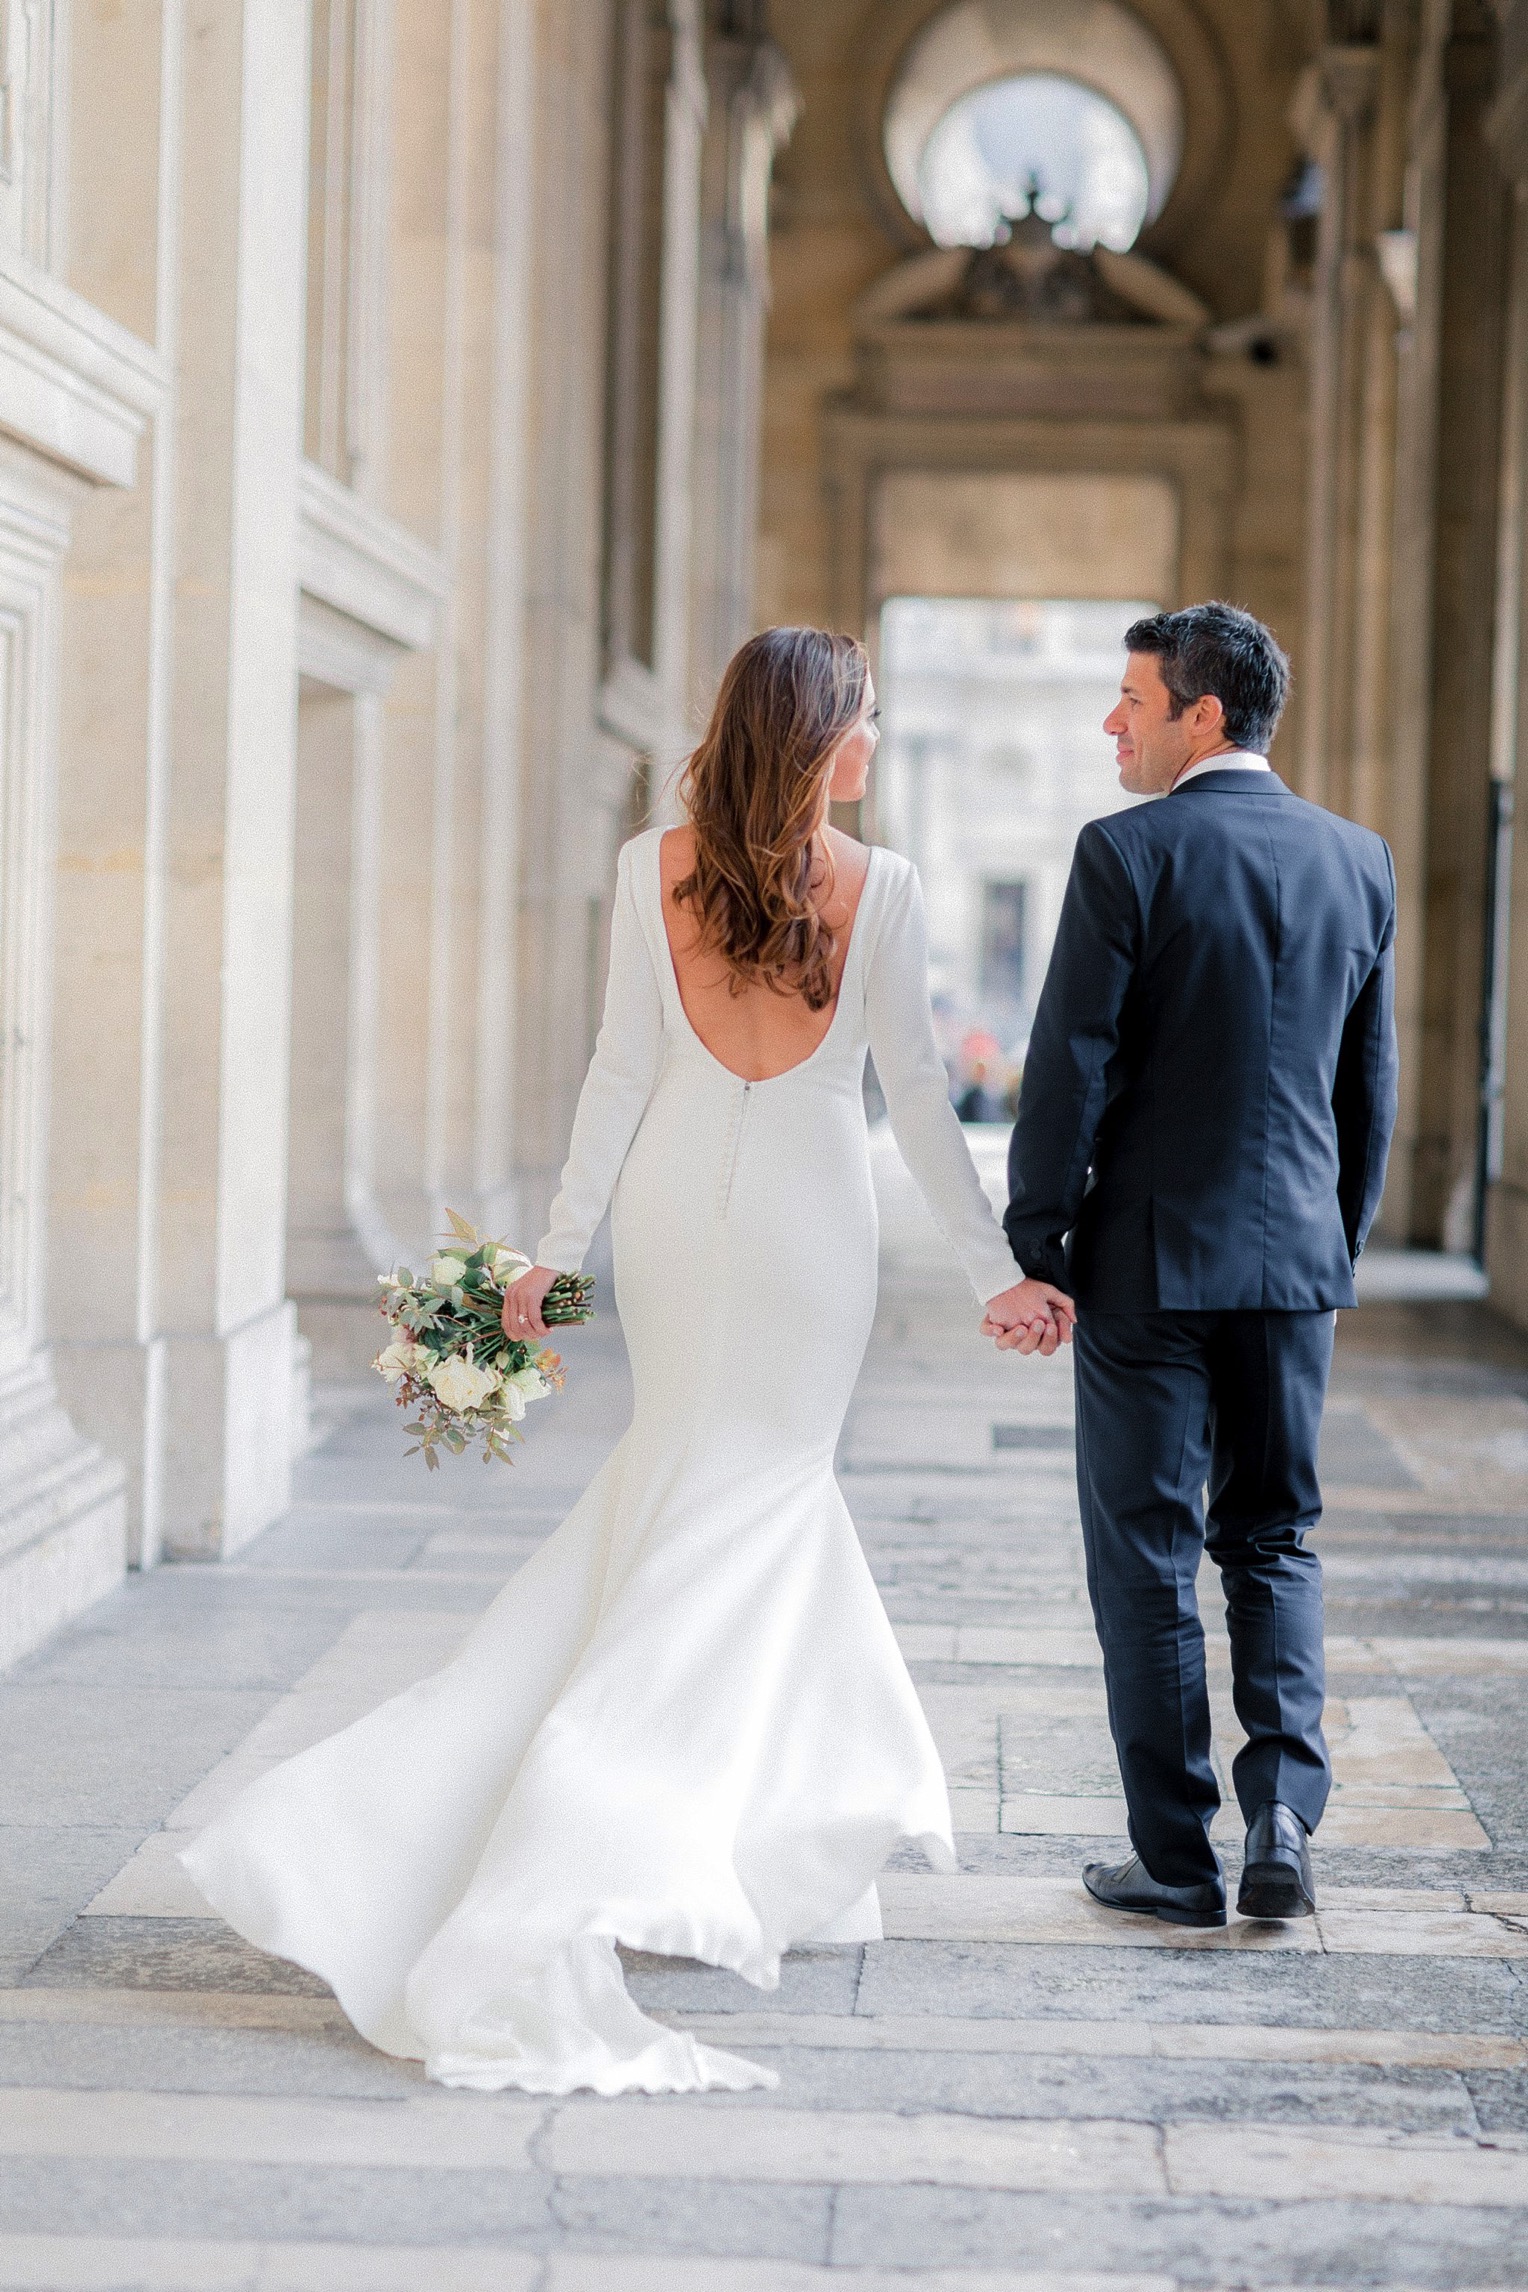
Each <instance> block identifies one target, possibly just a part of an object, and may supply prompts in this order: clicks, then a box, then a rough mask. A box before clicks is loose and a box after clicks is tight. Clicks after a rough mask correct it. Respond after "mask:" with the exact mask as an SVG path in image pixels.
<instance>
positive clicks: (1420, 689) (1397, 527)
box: [1379, 0, 1450, 1243]
mask: <svg viewBox="0 0 1528 2292" xmlns="http://www.w3.org/2000/svg"><path fill="white" fill-rule="evenodd" d="M1449 13H1450V10H1449V8H1448V6H1446V5H1444V4H1443V0H1429V4H1428V6H1427V7H1426V8H1425V10H1424V11H1423V19H1422V29H1421V37H1420V39H1419V41H1418V44H1417V50H1416V61H1415V65H1414V69H1413V73H1412V84H1411V91H1410V99H1409V105H1408V114H1407V140H1406V169H1405V178H1404V190H1403V201H1402V210H1401V220H1400V229H1399V230H1397V231H1394V232H1391V233H1389V234H1387V236H1386V238H1385V239H1384V240H1382V241H1381V247H1380V252H1381V255H1382V257H1387V258H1388V260H1387V267H1386V278H1387V283H1389V284H1390V286H1391V291H1392V294H1393V296H1394V298H1395V300H1396V315H1397V318H1398V320H1399V321H1400V324H1399V327H1398V331H1397V334H1396V338H1395V346H1396V418H1395V507H1394V518H1393V543H1392V559H1391V568H1390V711H1389V736H1388V739H1389V771H1388V789H1387V802H1386V808H1385V814H1384V832H1385V834H1386V836H1387V837H1388V838H1389V842H1390V849H1391V851H1392V853H1393V854H1394V858H1395V873H1396V894H1397V912H1398V930H1397V936H1396V1031H1397V1035H1398V1037H1399V1043H1400V1054H1401V1088H1400V1109H1399V1115H1398V1119H1397V1123H1396V1133H1395V1142H1394V1145H1393V1146H1392V1149H1391V1155H1390V1172H1389V1177H1388V1180H1387V1182H1386V1187H1385V1199H1384V1204H1383V1206H1382V1209H1381V1212H1380V1228H1379V1230H1380V1233H1381V1236H1382V1237H1383V1238H1384V1239H1385V1240H1387V1241H1391V1242H1401V1243H1403V1242H1406V1241H1409V1240H1410V1238H1411V1236H1412V1232H1413V1226H1414V1217H1413V1207H1414V1196H1415V1182H1416V1173H1417V1146H1418V1140H1419V1135H1420V1130H1421V1124H1422V1113H1423V1110H1422V982H1423V968H1424V966H1423V956H1424V950H1425V939H1426V932H1427V839H1428V807H1429V796H1428V759H1429V756H1430V753H1431V735H1430V711H1429V700H1430V694H1431V689H1432V654H1433V593H1434V580H1435V572H1436V563H1435V560H1436V541H1437V469H1438V407H1439V396H1438V392H1439V373H1440V354H1441V346H1442V332H1443V251H1444V250H1443V210H1444V178H1445V172H1446V168H1447V161H1448V100H1447V95H1446V92H1445V88H1444V72H1443V59H1444V53H1445V50H1446V47H1447V42H1448V30H1449V23H1448V19H1449Z"/></svg>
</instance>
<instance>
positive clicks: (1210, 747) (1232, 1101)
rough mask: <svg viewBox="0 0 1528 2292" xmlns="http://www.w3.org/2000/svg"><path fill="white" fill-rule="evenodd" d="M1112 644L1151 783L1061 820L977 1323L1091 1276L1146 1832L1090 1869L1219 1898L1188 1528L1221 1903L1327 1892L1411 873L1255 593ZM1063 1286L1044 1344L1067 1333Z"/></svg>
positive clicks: (1130, 770)
mask: <svg viewBox="0 0 1528 2292" xmlns="http://www.w3.org/2000/svg"><path fill="white" fill-rule="evenodd" d="M1125 646H1126V650H1127V652H1128V654H1129V660H1128V663H1127V665H1126V669H1125V675H1124V680H1123V682H1122V684H1121V687H1120V698H1119V704H1118V706H1117V707H1116V708H1115V709H1114V711H1113V713H1112V714H1111V715H1110V716H1109V718H1108V719H1107V721H1106V723H1105V725H1104V730H1105V731H1106V732H1108V733H1111V734H1112V735H1113V738H1114V741H1115V746H1116V750H1117V755H1118V762H1119V769H1120V783H1121V785H1122V786H1123V787H1124V788H1126V789H1127V790H1128V791H1129V792H1130V793H1131V794H1132V795H1137V796H1160V797H1163V798H1165V799H1166V800H1165V801H1164V802H1161V803H1155V804H1143V805H1140V806H1139V807H1137V808H1136V809H1133V810H1129V811H1123V812H1116V813H1114V814H1112V815H1111V816H1110V817H1109V818H1107V819H1103V820H1095V821H1094V822H1093V823H1092V824H1091V825H1090V826H1088V827H1086V828H1084V829H1083V831H1082V834H1081V836H1080V837H1079V838H1078V842H1077V852H1076V858H1075V860H1074V862H1073V866H1072V874H1071V880H1070V883H1069V884H1068V887H1067V893H1066V899H1065V903H1064V906H1063V909H1062V915H1061V924H1060V929H1059V931H1058V934H1057V938H1056V946H1055V952H1054V954H1053V955H1052V958H1051V964H1050V970H1049V972H1048V974H1047V976H1046V981H1045V987H1044V991H1043V993H1042V994H1041V997H1040V1005H1039V1010H1038V1012H1037V1015H1036V1018H1035V1025H1034V1033H1033V1036H1032V1038H1031V1041H1030V1046H1029V1056H1028V1059H1027V1061H1026V1064H1025V1068H1024V1085H1023V1091H1022V1094H1021V1096H1020V1100H1019V1111H1018V1121H1017V1124H1016V1126H1015V1129H1014V1133H1013V1142H1012V1146H1011V1148H1010V1152H1009V1164H1008V1169H1009V1192H1010V1194H1011V1197H1012V1198H1011V1200H1010V1203H1009V1206H1008V1212H1007V1217H1006V1219H1005V1221H1004V1222H1005V1225H1006V1228H1007V1232H1008V1238H1009V1240H1010V1242H1011V1243H1012V1245H1013V1251H1014V1255H1015V1257H1016V1258H1017V1259H1018V1261H1019V1263H1020V1265H1021V1266H1022V1267H1023V1268H1024V1271H1025V1274H1026V1276H1028V1277H1029V1278H1028V1279H1026V1280H1025V1281H1023V1282H1021V1283H1020V1284H1018V1286H1017V1287H1016V1288H1015V1289H1013V1290H1010V1291H1008V1292H1005V1294H1004V1295H1003V1296H1002V1297H999V1298H996V1299H994V1300H993V1302H992V1304H991V1306H990V1307H989V1308H988V1318H987V1320H986V1322H985V1323H984V1325H983V1326H984V1327H985V1329H986V1330H987V1333H988V1334H989V1335H992V1336H995V1337H997V1339H998V1342H999V1344H1000V1345H1001V1346H1003V1347H1005V1348H1008V1349H1013V1350H1018V1351H1022V1352H1032V1351H1034V1350H1036V1349H1037V1335H1036V1316H1037V1313H1039V1312H1041V1311H1042V1310H1043V1309H1044V1306H1045V1301H1046V1298H1047V1295H1048V1294H1049V1291H1050V1287H1051V1285H1053V1286H1054V1287H1059V1288H1061V1289H1063V1290H1065V1291H1067V1292H1069V1293H1070V1294H1071V1295H1072V1296H1073V1297H1075V1299H1076V1395H1077V1483H1078V1490H1079V1494H1080V1498H1081V1507H1082V1532H1083V1541H1084V1545H1085V1547H1086V1553H1087V1570H1088V1591H1089V1595H1090V1597H1091V1599H1092V1603H1093V1615H1094V1620H1095V1622H1096V1624H1097V1627H1098V1636H1099V1639H1100V1641H1101V1643H1102V1646H1103V1654H1104V1673H1105V1679H1106V1682H1107V1689H1108V1701H1109V1725H1110V1730H1111V1732H1112V1734H1113V1736H1114V1742H1115V1748H1116V1750H1117V1751H1118V1754H1119V1763H1120V1773H1121V1775H1122V1777H1123V1780H1124V1786H1125V1800H1126V1804H1127V1806H1128V1808H1129V1815H1130V1839H1131V1844H1132V1845H1133V1846H1134V1848H1135V1852H1134V1854H1133V1855H1132V1856H1131V1857H1130V1858H1129V1860H1128V1861H1125V1862H1123V1863H1120V1864H1118V1865H1117V1866H1112V1867H1110V1866H1106V1865H1104V1864H1101V1863H1091V1864H1089V1865H1088V1867H1087V1869H1086V1870H1085V1871H1084V1873H1083V1879H1084V1883H1085V1884H1086V1886H1087V1888H1088V1890H1089V1892H1090V1893H1091V1894H1093V1895H1095V1896H1096V1897H1097V1899H1098V1900H1099V1901H1100V1902H1105V1903H1108V1904H1109V1905H1110V1906H1111V1907H1112V1908H1114V1909H1117V1910H1134V1911H1140V1912H1143V1913H1146V1914H1148V1915H1153V1916H1156V1917H1158V1918H1165V1919H1169V1920H1171V1921H1173V1922H1174V1923H1176V1924H1179V1925H1186V1926H1223V1925H1224V1924H1225V1922H1226V1890H1225V1878H1224V1873H1223V1872H1222V1870H1221V1867H1220V1863H1219V1859H1218V1857H1217V1856H1216V1854H1215V1851H1214V1849H1213V1847H1212V1846H1211V1845H1210V1841H1209V1827H1210V1822H1211V1819H1212V1817H1213V1816H1214V1814H1215V1811H1216V1809H1217V1807H1218V1806H1219V1803H1220V1794H1219V1792H1218V1790H1217V1788H1216V1783H1215V1774H1214V1769H1213V1768H1212V1766H1211V1764H1210V1710H1209V1702H1208V1698H1207V1695H1206V1691H1205V1668H1204V1634H1203V1632H1202V1630H1201V1629H1200V1623H1199V1615H1198V1609H1197V1604H1196V1601H1195V1596H1194V1578H1195V1574H1196V1571H1197V1569H1198V1566H1199V1559H1200V1553H1201V1551H1202V1550H1207V1551H1208V1552H1209V1555H1210V1557H1211V1559H1212V1560H1214V1562H1215V1563H1216V1565H1217V1566H1218V1567H1219V1569H1220V1572H1221V1580H1222V1583H1223V1584H1224V1587H1225V1595H1226V1608H1227V1622H1228V1625H1229V1629H1230V1638H1231V1676H1232V1691H1233V1694H1234V1697H1235V1702H1236V1713H1237V1717H1238V1718H1239V1719H1240V1721H1241V1724H1242V1726H1243V1728H1244V1729H1245V1731H1246V1735H1247V1742H1246V1744H1245V1745H1244V1746H1243V1748H1242V1750H1241V1751H1240V1752H1239V1753H1238V1755H1237V1758H1236V1762H1235V1766H1234V1769H1233V1774H1234V1780H1235V1785H1236V1795H1237V1798H1238V1799H1239V1801H1240V1803H1241V1809H1242V1813H1243V1815H1244V1817H1245V1819H1246V1823H1247V1848H1246V1859H1245V1862H1244V1864H1243V1869H1242V1879H1241V1888H1240V1892H1239V1895H1238V1897H1237V1908H1238V1909H1239V1910H1240V1911H1241V1912H1242V1914H1243V1915H1244V1916H1246V1917H1250V1918H1298V1917H1304V1916H1307V1915H1309V1913H1310V1912H1311V1911H1312V1910H1313V1909H1314V1908H1315V1892H1314V1888H1313V1885H1312V1881H1311V1869H1310V1852H1309V1846H1308V1843H1307V1842H1308V1839H1309V1835H1310V1833H1311V1832H1312V1831H1313V1830H1314V1829H1315V1827H1316V1825H1317V1823H1318V1822H1319V1821H1320V1819H1321V1812H1322V1808H1323V1807H1324V1806H1325V1804H1326V1796H1327V1790H1328V1786H1329V1782H1330V1769H1329V1766H1328V1761H1327V1752H1326V1744H1325V1741H1324V1739H1323V1737H1322V1733H1321V1708H1322V1701H1323V1656H1322V1642H1321V1564H1320V1562H1319V1560H1318V1559H1317V1558H1316V1555H1315V1553H1314V1552H1311V1551H1309V1550H1307V1548H1306V1544H1305V1534H1306V1531H1307V1529H1310V1528H1313V1527H1314V1526H1315V1524H1316V1522H1317V1520H1318V1519H1319V1517H1320V1513H1321V1494H1320V1489H1319V1487H1318V1485H1317V1480H1316V1441H1317V1435H1318V1433H1319V1431H1320V1427H1321V1412H1322V1406H1323V1403H1324V1401H1325V1397H1326V1384H1327V1376H1328V1373H1329V1370H1330V1367H1331V1359H1332V1336H1333V1329H1334V1324H1335V1315H1334V1313H1333V1310H1332V1309H1333V1307H1334V1306H1343V1305H1352V1304H1353V1303H1354V1302H1355V1299H1354V1291H1353V1266H1354V1262H1355V1260H1356V1259H1357V1256H1358V1253H1359V1251H1360V1250H1361V1249H1362V1247H1363V1244H1364V1237H1365V1235H1366V1234H1367V1233H1368V1230H1369V1226H1370V1223H1371V1221H1372V1219H1373V1217H1374V1213H1375V1211H1376V1209H1377V1207H1378V1205H1379V1198H1380V1192H1381V1188H1382V1186H1383V1183H1384V1176H1385V1158H1386V1154H1387V1152H1388V1149H1389V1143H1390V1132H1391V1129H1392V1126H1393V1124H1394V1120H1395V1108H1396V1051H1395V1031H1394V1021H1393V1009H1392V1005H1393V969H1394V964H1393V952H1392V950H1393V942H1394V935H1395V873H1394V869H1393V868H1392V865H1391V860H1390V853H1389V850H1388V848H1387V847H1386V845H1385V844H1384V843H1383V842H1382V841H1381V839H1380V838H1379V837H1378V836H1377V835H1373V834H1371V833H1370V832H1369V830H1368V829H1367V828H1360V827H1355V826H1353V825H1352V823H1351V822H1349V821H1347V820H1343V819H1339V818H1337V817H1335V816H1334V815H1333V814H1332V813H1330V812H1325V811H1321V810H1319V809H1318V808H1317V806H1316V805H1314V804H1308V803H1305V802H1304V801H1302V799H1301V798H1300V797H1298V796H1295V795H1293V794H1291V792H1290V791H1289V789H1287V788H1286V787H1285V785H1284V783H1283V781H1282V780H1280V779H1279V778H1278V776H1277V775H1276V774H1275V773H1274V772H1273V771H1272V770H1271V769H1270V767H1269V764H1268V761H1267V752H1268V748H1269V745H1270V743H1271V741H1272V739H1273V734H1274V729H1275V727H1276V726H1277V724H1278V720H1279V715H1280V712H1281V710H1282V708H1283V705H1284V698H1285V694H1286V692H1287V689H1288V683H1289V669H1288V663H1287V662H1286V660H1285V658H1284V655H1283V654H1282V652H1281V651H1280V650H1279V647H1278V645H1277V644H1276V643H1275V641H1274V639H1273V637H1272V636H1271V635H1270V633H1269V631H1268V630H1267V629H1265V628H1264V627H1263V626H1262V624H1261V623H1260V622H1258V621H1255V620H1253V619H1252V618H1251V616H1250V615H1249V614H1247V613H1242V612H1238V611H1236V610H1235V608H1234V607H1232V606H1230V605H1222V604H1210V605H1191V606H1189V607H1187V608H1186V609H1185V610H1184V611H1182V612H1178V613H1157V614H1153V615H1152V616H1151V617H1150V619H1148V620H1142V621H1137V622H1136V623H1135V625H1134V627H1133V628H1131V629H1130V630H1129V631H1128V632H1127V634H1126V637H1125ZM1052 1314H1053V1320H1054V1323H1055V1327H1054V1333H1051V1332H1049V1331H1048V1332H1047V1333H1046V1341H1045V1342H1044V1343H1043V1344H1039V1347H1038V1349H1040V1350H1042V1351H1053V1350H1054V1346H1055V1340H1056V1336H1058V1335H1059V1336H1065V1335H1067V1334H1068V1330H1067V1326H1066V1323H1067V1319H1068V1315H1067V1312H1066V1308H1065V1305H1064V1304H1061V1305H1059V1306H1056V1307H1053V1308H1052ZM1206 1493H1207V1494H1208V1504H1207V1506H1206V1505H1205V1502H1204V1499H1205V1495H1206Z"/></svg>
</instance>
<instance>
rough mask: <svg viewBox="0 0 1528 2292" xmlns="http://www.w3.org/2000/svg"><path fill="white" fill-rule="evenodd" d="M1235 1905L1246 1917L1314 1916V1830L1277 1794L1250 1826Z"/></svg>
mask: <svg viewBox="0 0 1528 2292" xmlns="http://www.w3.org/2000/svg"><path fill="white" fill-rule="evenodd" d="M1236 1907H1237V1909H1238V1910H1239V1911H1240V1912H1241V1914H1242V1916H1243V1917H1244V1918H1309V1917H1310V1915H1311V1913H1312V1912H1313V1911H1314V1909H1315V1907H1316V1884H1315V1880H1314V1879H1313V1878H1312V1877H1311V1874H1310V1838H1309V1835H1308V1833H1307V1831H1306V1828H1305V1825H1304V1823H1303V1822H1301V1820H1300V1818H1299V1816H1298V1815H1297V1814H1296V1813H1295V1811H1294V1809H1293V1807H1286V1806H1284V1805H1283V1804H1282V1803H1281V1801H1280V1800H1278V1799H1270V1800H1269V1801H1268V1804H1267V1805H1266V1806H1265V1807H1259V1808H1258V1810H1257V1813H1256V1814H1255V1815H1254V1816H1253V1817H1252V1820H1251V1822H1250V1824H1249V1825H1248V1827H1247V1859H1246V1861H1245V1862H1244V1863H1243V1864H1242V1875H1241V1886H1240V1888H1239V1890H1238V1892H1237V1896H1236Z"/></svg>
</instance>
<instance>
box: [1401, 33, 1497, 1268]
mask: <svg viewBox="0 0 1528 2292" xmlns="http://www.w3.org/2000/svg"><path fill="white" fill-rule="evenodd" d="M1443 70H1444V82H1443V87H1444V96H1445V100H1446V104H1447V145H1446V159H1445V167H1444V177H1443V185H1442V204H1443V214H1442V221H1441V228H1442V236H1443V260H1442V284H1441V304H1440V312H1439V331H1438V455H1437V482H1436V488H1435V495H1434V500H1435V518H1436V528H1435V531H1436V542H1435V552H1434V566H1435V571H1434V580H1433V609H1432V639H1431V647H1430V651H1431V658H1432V679H1431V689H1430V692H1429V695H1428V720H1427V740H1428V767H1427V818H1428V845H1427V874H1426V939H1425V946H1426V956H1425V963H1424V967H1423V974H1422V998H1421V1029H1420V1047H1421V1057H1420V1062H1419V1072H1418V1094H1417V1112H1418V1119H1417V1144H1416V1151H1415V1155H1414V1157H1413V1170H1414V1177H1413V1196H1412V1209H1411V1238H1412V1239H1414V1240H1416V1241H1420V1242H1425V1243H1430V1244H1432V1245H1434V1246H1436V1245H1438V1244H1441V1245H1442V1246H1443V1247H1444V1248H1447V1249H1471V1248H1473V1247H1475V1246H1476V1241H1477V1235H1478V1224H1477V1220H1478V1215H1479V1206H1480V1195H1479V1155H1480V1139H1481V1018H1482V987H1483V982H1484V976H1485V968H1486V929H1485V926H1486V909H1487V851H1488V818H1489V802H1490V796H1491V783H1490V755H1491V737H1492V732H1491V718H1492V656H1493V650H1494V644H1495V629H1496V581H1497V562H1498V543H1499V523H1498V493H1499V486H1500V475H1501V470H1500V461H1501V413H1502V386H1503V355H1504V339H1503V323H1504V314H1505V306H1506V297H1507V277H1506V257H1507V224H1508V219H1509V214H1510V203H1509V198H1508V194H1507V189H1506V186H1505V185H1504V183H1503V181H1502V176H1501V171H1500V168H1499V167H1498V165H1497V164H1496V159H1495V154H1494V152H1493V150H1492V148H1491V144H1490V142H1489V141H1488V139H1487V135H1486V132H1485V128H1486V121H1487V118H1488V117H1489V116H1490V113H1491V104H1492V99H1493V95H1494V91H1495V85H1496V73H1497V25H1496V22H1495V20H1494V17H1493V15H1492V12H1491V10H1490V9H1489V8H1488V7H1487V6H1486V4H1485V0H1455V5H1454V8H1453V10H1452V15H1451V23H1450V31H1449V37H1448V44H1447V47H1446V48H1445V50H1444V54H1443Z"/></svg>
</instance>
